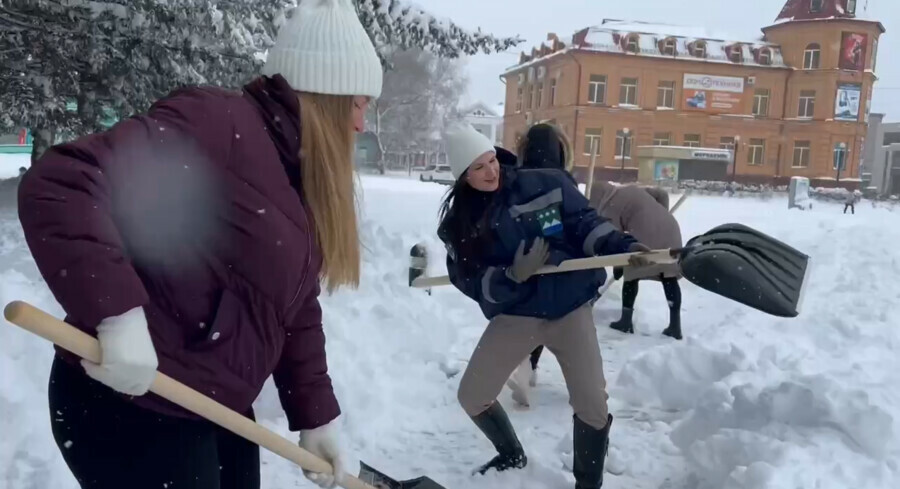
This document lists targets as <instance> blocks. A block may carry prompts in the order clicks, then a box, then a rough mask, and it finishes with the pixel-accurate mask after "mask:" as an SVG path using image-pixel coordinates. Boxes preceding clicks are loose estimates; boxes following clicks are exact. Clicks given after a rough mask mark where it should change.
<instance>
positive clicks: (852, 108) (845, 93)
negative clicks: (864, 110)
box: [834, 83, 862, 121]
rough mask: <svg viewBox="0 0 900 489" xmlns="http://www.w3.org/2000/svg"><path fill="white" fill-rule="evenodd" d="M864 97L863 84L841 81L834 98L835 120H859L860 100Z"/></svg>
mask: <svg viewBox="0 0 900 489" xmlns="http://www.w3.org/2000/svg"><path fill="white" fill-rule="evenodd" d="M861 98H862V85H860V84H859V83H839V84H838V87H837V95H836V96H835V99H834V120H836V121H856V120H859V101H860V99H861Z"/></svg>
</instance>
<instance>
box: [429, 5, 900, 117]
mask: <svg viewBox="0 0 900 489" xmlns="http://www.w3.org/2000/svg"><path fill="white" fill-rule="evenodd" d="M414 1H415V3H416V4H418V5H420V6H421V7H423V8H424V9H426V10H428V11H429V12H431V13H432V14H434V15H436V16H439V17H447V18H449V19H451V20H453V21H454V22H456V23H457V24H459V25H460V26H462V27H466V28H468V29H472V30H474V29H476V28H478V27H480V28H481V29H482V30H483V31H485V32H490V33H493V34H496V35H500V36H519V37H521V38H523V39H524V40H525V42H523V43H522V44H520V45H519V46H517V47H515V48H513V49H511V50H510V51H508V52H505V53H501V54H495V55H490V56H487V55H478V56H475V57H472V58H471V59H470V60H469V64H468V72H469V76H470V78H471V85H470V87H469V94H468V100H467V101H466V102H471V101H475V100H480V101H483V102H485V103H487V104H489V105H491V106H494V105H496V104H497V103H500V102H503V98H504V90H503V84H502V83H501V82H500V80H499V78H498V77H499V75H500V74H501V73H502V72H503V71H504V70H505V69H506V68H508V67H510V66H512V65H515V64H516V62H517V61H518V56H519V53H520V52H521V51H527V52H530V51H531V48H532V47H533V46H535V45H537V44H539V43H541V42H542V41H544V40H545V39H546V36H547V33H548V32H555V33H557V34H558V35H559V37H560V39H561V40H565V41H568V40H569V38H570V37H571V35H572V34H573V33H574V32H576V31H578V30H580V29H583V28H585V27H588V26H590V25H596V24H599V23H600V22H601V21H602V20H603V19H604V18H608V19H620V20H639V21H645V22H660V23H668V24H680V25H691V26H696V25H701V26H707V27H713V28H714V30H715V31H725V32H728V33H731V34H732V37H734V38H735V39H737V40H744V39H746V40H755V39H758V38H759V37H760V36H761V35H762V32H761V31H760V29H761V28H762V27H764V26H767V25H770V24H772V22H773V21H774V20H775V17H776V16H777V15H778V13H779V12H780V11H781V8H782V7H783V6H784V4H785V2H786V0H754V1H749V0H747V1H744V0H689V1H688V2H678V1H674V0H414ZM867 4H868V9H867V10H866V11H865V12H864V11H863V10H864V9H865V7H866V5H867ZM857 13H858V16H860V17H864V18H868V19H877V20H879V21H881V23H882V24H884V27H885V29H887V33H885V34H884V35H882V36H881V42H879V46H878V65H877V67H876V68H877V73H876V75H877V76H878V78H879V80H878V82H876V84H875V94H874V96H873V100H872V111H873V112H882V113H885V114H886V115H887V116H886V120H890V121H900V63H898V62H897V61H896V60H898V59H900V0H859V7H858V12H857Z"/></svg>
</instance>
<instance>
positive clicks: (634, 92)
mask: <svg viewBox="0 0 900 489" xmlns="http://www.w3.org/2000/svg"><path fill="white" fill-rule="evenodd" d="M625 80H634V84H633V85H632V84H630V83H629V84H626V83H625ZM638 87H640V80H639V79H637V78H622V79H621V80H620V81H619V105H637V102H638ZM623 90H624V92H623ZM622 95H625V96H624V97H623V96H622ZM629 95H631V97H629ZM623 98H624V99H625V100H622V99H623ZM629 98H630V99H632V101H631V102H629V101H628V100H629Z"/></svg>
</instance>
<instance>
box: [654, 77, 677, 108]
mask: <svg viewBox="0 0 900 489" xmlns="http://www.w3.org/2000/svg"><path fill="white" fill-rule="evenodd" d="M656 106H657V107H668V108H670V109H672V108H675V82H673V81H661V82H659V87H658V88H657V89H656Z"/></svg>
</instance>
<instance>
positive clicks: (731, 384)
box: [0, 176, 900, 489]
mask: <svg viewBox="0 0 900 489" xmlns="http://www.w3.org/2000/svg"><path fill="white" fill-rule="evenodd" d="M361 187H362V188H361V197H362V199H363V201H362V207H363V208H364V218H365V220H364V224H363V238H364V240H365V246H366V255H365V265H364V266H365V269H364V278H363V283H362V285H361V286H360V290H359V291H356V292H349V291H344V292H339V293H337V294H335V295H334V296H332V297H324V298H323V300H322V302H323V308H324V311H325V323H326V326H325V327H326V334H327V338H328V345H327V348H328V355H329V364H330V370H331V374H332V376H333V378H334V383H335V389H336V392H337V396H338V398H339V399H340V401H341V404H342V406H343V410H344V416H343V428H344V429H345V430H346V431H345V433H347V436H346V441H347V443H348V445H349V446H350V447H351V449H352V450H353V452H354V453H355V454H356V455H357V456H358V457H359V458H361V459H363V460H365V461H366V462H367V463H369V464H371V465H373V466H375V467H377V468H379V469H381V470H383V471H384V472H386V473H388V474H391V475H394V476H396V477H399V478H411V477H415V476H417V475H421V474H427V475H429V476H430V477H432V478H434V479H435V480H437V481H438V482H439V483H441V484H443V485H444V486H446V487H447V488H448V489H456V488H486V489H492V488H505V489H508V488H535V489H537V488H542V489H546V488H551V489H555V488H571V487H573V480H574V479H573V477H572V475H571V472H569V470H568V469H567V468H566V467H567V466H568V467H570V466H571V434H570V431H571V409H570V407H569V405H568V402H567V393H566V389H565V384H564V382H563V379H562V375H561V373H560V370H559V367H558V365H557V363H556V361H555V360H554V359H553V357H552V355H550V354H549V353H548V354H546V355H545V356H544V358H542V360H541V366H540V372H539V384H538V387H537V388H536V389H535V390H534V391H533V393H532V395H533V399H532V406H531V408H530V409H528V410H524V409H520V408H516V407H515V406H513V403H512V401H511V400H510V396H509V392H507V391H504V393H503V394H502V395H501V398H500V400H501V402H502V403H503V405H504V406H506V407H507V408H508V411H509V412H510V416H511V418H512V421H513V423H514V425H515V426H516V428H517V430H518V432H519V436H520V438H521V439H522V442H523V443H524V445H525V447H526V451H527V453H528V455H529V465H528V467H527V468H526V469H524V470H522V471H517V472H513V473H506V474H502V475H491V476H487V477H475V478H473V477H471V476H470V475H469V473H470V471H471V469H472V468H473V467H475V466H476V465H477V464H480V463H482V462H484V461H486V460H487V459H488V458H489V457H491V447H490V446H489V444H488V442H487V441H486V440H485V439H484V438H483V436H482V435H481V434H480V433H479V432H478V430H477V429H476V428H475V426H474V425H473V424H472V423H471V421H470V420H469V419H467V418H466V416H465V414H464V413H463V411H462V409H461V408H460V407H459V405H458V403H457V401H456V386H457V384H458V382H459V378H460V375H458V374H459V372H460V371H461V369H463V368H464V367H465V363H466V361H467V359H468V356H469V354H470V353H471V351H472V350H473V348H474V347H475V344H476V342H477V340H478V337H479V336H480V334H481V332H482V331H483V329H484V326H485V323H486V321H485V320H484V318H483V317H482V316H481V314H480V312H479V310H478V308H477V307H476V306H475V304H473V303H472V302H471V301H469V300H468V299H466V298H465V297H464V296H462V294H460V293H458V292H457V291H456V290H455V289H453V288H449V287H444V288H439V289H435V290H434V291H433V292H434V293H433V295H431V296H429V295H427V294H426V293H425V292H424V291H421V290H411V289H410V288H408V287H407V285H406V284H407V266H408V256H409V255H408V253H409V248H410V247H411V246H412V245H413V244H415V243H417V242H419V241H425V242H426V243H427V245H428V248H429V252H430V255H431V264H432V265H433V270H432V272H431V273H434V274H440V273H442V272H443V271H444V270H443V259H444V255H443V251H442V246H441V244H440V242H439V241H438V240H437V238H436V237H435V236H434V231H435V228H436V223H437V212H438V204H439V201H440V199H441V197H442V196H443V193H444V192H445V190H446V187H441V186H439V185H434V184H424V183H420V182H416V181H411V180H409V179H404V178H399V177H377V176H365V177H363V178H362V186H361ZM786 207H787V203H786V197H781V198H774V199H772V200H770V201H763V200H758V199H752V198H744V199H730V198H726V197H700V196H694V197H691V198H690V199H688V200H687V201H686V202H685V203H684V205H683V206H682V207H681V209H680V210H679V211H678V214H677V215H678V218H679V220H680V222H681V224H682V231H683V235H684V237H685V238H686V239H687V238H688V237H691V236H694V235H697V234H700V233H702V232H705V231H707V230H708V229H710V228H712V227H714V226H716V225H718V224H722V223H725V222H742V223H745V224H748V225H750V226H753V227H756V228H757V229H759V230H761V231H763V232H766V233H769V234H771V235H773V236H776V237H778V238H780V239H782V240H784V241H786V242H788V243H790V244H792V245H794V246H796V247H797V248H799V249H800V250H802V251H804V252H806V253H808V254H810V255H811V256H812V257H813V262H814V263H815V269H814V272H813V274H812V276H811V277H810V278H809V283H808V285H809V291H808V293H807V295H806V299H805V304H804V310H803V312H802V314H801V316H800V317H799V318H796V319H781V318H775V317H770V316H767V315H765V314H763V313H759V312H756V311H754V310H751V309H748V308H746V307H743V306H740V305H738V304H736V303H733V302H731V301H729V300H727V299H724V298H720V297H717V296H715V295H713V294H711V293H709V292H706V291H704V290H701V289H699V288H698V287H695V286H693V285H691V284H689V283H687V282H686V281H682V287H683V289H684V311H683V323H684V331H685V335H686V339H685V341H683V342H674V341H672V340H670V339H668V338H665V337H663V336H661V335H660V332H661V331H662V329H663V328H664V327H665V324H666V321H667V311H666V309H665V306H664V300H665V299H664V296H663V293H662V288H661V287H660V286H659V285H658V284H655V283H646V284H642V285H641V295H640V296H639V298H638V305H637V313H636V329H637V334H636V335H633V336H626V335H622V334H620V333H618V332H615V331H612V330H610V329H609V328H608V327H607V324H608V323H609V322H610V321H612V320H614V319H616V318H617V317H618V311H619V300H620V295H619V294H620V287H619V285H618V284H616V285H614V286H613V287H612V288H611V289H610V290H609V291H608V292H607V294H606V297H605V298H604V299H601V301H599V302H598V303H597V305H596V308H595V311H594V316H595V320H596V323H597V331H598V339H599V341H600V343H601V348H602V351H603V354H604V360H605V367H606V375H607V380H608V382H609V391H610V396H611V399H610V408H611V412H612V413H613V414H614V416H615V417H616V419H615V422H614V423H613V428H612V436H611V451H610V455H609V460H608V462H607V467H608V469H609V473H608V474H607V476H606V484H605V486H604V487H607V488H628V489H643V488H654V489H656V488H662V489H682V488H684V489H687V488H699V489H705V488H708V489H713V488H715V489H781V488H784V489H788V488H790V489H794V488H814V487H815V488H819V489H830V488H834V489H838V488H840V489H843V488H846V487H865V488H867V489H877V488H895V487H900V466H898V465H900V444H898V442H897V439H898V436H897V435H898V431H900V429H898V422H897V421H895V420H898V419H900V354H898V353H900V329H898V328H897V327H896V311H897V309H898V307H900V291H898V290H900V289H898V288H897V287H896V286H893V283H894V282H895V280H896V277H897V276H898V274H900V255H898V254H897V252H896V243H898V242H900V214H898V213H896V212H894V211H893V210H892V209H886V208H874V207H872V206H870V205H868V204H860V205H858V206H857V210H858V211H859V212H858V213H857V214H856V215H855V216H852V215H843V214H841V210H842V206H840V205H837V204H835V205H832V204H829V203H824V202H823V203H820V204H817V205H816V206H815V208H814V209H813V210H811V211H806V212H801V211H796V210H795V211H788V210H787V208H786ZM14 299H24V300H27V301H30V302H33V303H35V304H37V305H38V306H40V307H44V308H47V309H48V310H49V311H50V312H51V313H53V314H56V315H61V313H62V312H61V311H60V310H59V307H58V306H57V305H56V304H55V302H54V301H53V299H52V296H51V295H50V294H49V292H48V291H47V289H46V288H45V287H44V286H43V284H42V282H41V281H40V278H39V276H38V274H37V272H36V269H35V267H34V264H33V262H32V261H31V260H30V258H29V255H28V251H27V248H26V247H25V245H24V243H23V241H22V237H21V230H20V228H19V226H18V223H17V221H16V220H15V213H14V211H13V210H9V209H6V210H4V211H2V215H0V303H2V304H5V303H6V302H8V301H10V300H14ZM892 313H893V314H892ZM892 315H893V316H894V318H893V319H894V320H893V321H892V320H891V319H892ZM51 354H52V353H51V347H50V346H49V345H48V344H46V342H44V341H43V340H39V339H37V338H35V337H31V336H29V335H28V334H26V333H23V332H21V331H19V330H18V329H16V328H14V327H11V326H10V325H8V324H5V326H4V327H2V328H0V413H2V415H0V433H3V435H2V437H0V487H5V488H8V489H32V488H45V487H53V488H61V489H74V488H75V487H76V486H75V483H74V480H73V479H72V477H71V476H70V475H69V474H68V472H67V470H66V468H65V465H64V464H63V462H62V459H61V457H60V456H59V454H58V451H57V449H56V446H55V445H54V442H53V440H52V437H51V435H50V429H49V422H48V415H49V413H47V402H46V397H45V396H46V379H47V375H48V372H49V365H50V360H51V358H50V357H51ZM256 409H257V416H258V418H259V419H260V420H261V422H263V423H264V424H265V425H267V426H269V427H271V428H273V429H275V430H276V431H278V432H280V433H285V434H287V429H286V422H285V419H284V417H283V416H282V413H281V408H280V406H279V404H278V400H277V398H276V395H275V391H274V389H273V388H272V385H271V384H268V385H267V386H266V388H265V389H264V391H263V394H262V396H261V397H260V399H259V401H258V402H257V404H256ZM290 436H292V437H293V436H294V435H290ZM69 449H72V450H77V449H78V447H77V446H72V447H70V448H69ZM263 464H264V466H263V480H264V487H266V488H279V487H312V486H311V485H309V484H308V483H307V482H306V481H305V479H303V477H302V475H301V472H300V470H299V469H298V468H297V467H294V466H292V465H291V464H290V463H289V462H286V461H284V460H281V459H279V458H278V457H276V456H274V455H271V454H269V453H267V452H264V454H263Z"/></svg>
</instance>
